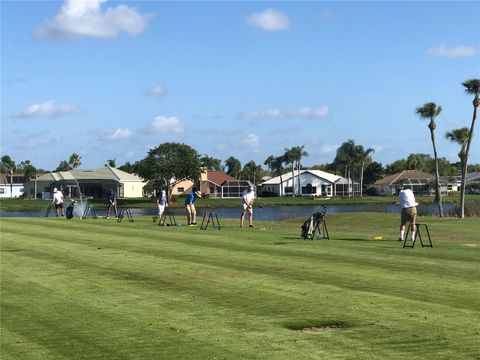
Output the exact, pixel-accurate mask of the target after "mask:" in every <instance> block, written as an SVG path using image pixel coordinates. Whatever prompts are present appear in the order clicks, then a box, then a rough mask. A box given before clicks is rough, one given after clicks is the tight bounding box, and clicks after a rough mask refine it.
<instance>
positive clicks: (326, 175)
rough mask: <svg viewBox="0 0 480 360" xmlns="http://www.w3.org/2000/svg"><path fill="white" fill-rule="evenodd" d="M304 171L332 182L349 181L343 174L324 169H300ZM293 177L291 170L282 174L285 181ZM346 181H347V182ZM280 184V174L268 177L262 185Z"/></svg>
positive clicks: (301, 171) (301, 172) (302, 172)
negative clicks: (339, 174) (335, 173)
mask: <svg viewBox="0 0 480 360" xmlns="http://www.w3.org/2000/svg"><path fill="white" fill-rule="evenodd" d="M304 173H310V174H312V175H314V176H316V177H318V178H321V179H324V180H326V181H328V182H331V183H332V184H333V183H337V184H338V183H343V182H344V180H345V181H347V179H345V178H343V177H341V176H338V175H334V174H330V173H328V172H326V171H322V170H300V175H301V174H304ZM295 177H297V173H295ZM291 178H292V173H291V172H288V173H287V174H283V175H282V181H283V182H285V181H288V180H290V179H291ZM345 183H346V182H345ZM278 184H280V176H276V177H273V178H271V179H268V180H267V181H264V182H263V183H262V184H261V185H278Z"/></svg>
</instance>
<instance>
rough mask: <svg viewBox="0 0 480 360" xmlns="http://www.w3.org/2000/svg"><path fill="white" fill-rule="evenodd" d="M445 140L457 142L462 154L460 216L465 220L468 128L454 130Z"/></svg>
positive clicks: (459, 154)
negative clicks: (465, 168) (465, 166)
mask: <svg viewBox="0 0 480 360" xmlns="http://www.w3.org/2000/svg"><path fill="white" fill-rule="evenodd" d="M445 138H446V139H448V140H450V141H451V142H455V143H457V144H458V145H460V147H461V148H460V152H459V153H458V157H459V158H460V164H461V168H462V182H461V188H460V211H459V214H458V216H459V217H460V218H461V219H463V218H464V217H465V183H466V180H467V173H466V172H465V171H464V164H465V162H466V161H467V159H466V155H467V143H468V128H467V127H464V128H461V129H453V130H452V131H448V132H447V133H446V134H445Z"/></svg>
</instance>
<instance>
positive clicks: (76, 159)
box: [68, 153, 82, 169]
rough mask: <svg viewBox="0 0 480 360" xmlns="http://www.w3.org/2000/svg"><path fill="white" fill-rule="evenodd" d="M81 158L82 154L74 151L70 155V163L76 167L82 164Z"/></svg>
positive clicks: (73, 167) (72, 166)
mask: <svg viewBox="0 0 480 360" xmlns="http://www.w3.org/2000/svg"><path fill="white" fill-rule="evenodd" d="M81 159H82V157H81V156H80V155H78V154H77V153H73V154H72V155H70V159H68V165H70V167H71V168H72V169H76V168H77V167H79V166H80V165H81V164H82V162H81Z"/></svg>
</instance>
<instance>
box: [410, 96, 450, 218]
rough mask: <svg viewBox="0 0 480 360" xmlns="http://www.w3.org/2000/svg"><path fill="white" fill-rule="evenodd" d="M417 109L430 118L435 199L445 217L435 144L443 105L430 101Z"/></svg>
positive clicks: (421, 116) (422, 115)
mask: <svg viewBox="0 0 480 360" xmlns="http://www.w3.org/2000/svg"><path fill="white" fill-rule="evenodd" d="M415 111H416V113H417V114H418V115H419V116H420V118H421V119H428V120H430V122H429V123H428V128H429V129H430V137H431V139H432V145H433V156H434V158H435V201H436V202H437V204H438V212H439V216H440V217H443V205H442V195H441V193H440V175H439V172H438V156H437V147H436V144H435V128H436V127H437V125H436V124H435V118H436V117H437V116H438V115H440V113H441V112H442V107H441V106H437V104H435V103H434V102H429V103H425V104H423V105H422V106H419V107H417V108H416V110H415Z"/></svg>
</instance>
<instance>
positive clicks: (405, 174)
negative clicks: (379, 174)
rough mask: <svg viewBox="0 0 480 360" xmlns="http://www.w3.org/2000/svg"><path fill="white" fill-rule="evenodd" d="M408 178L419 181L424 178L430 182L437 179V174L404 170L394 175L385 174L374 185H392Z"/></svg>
mask: <svg viewBox="0 0 480 360" xmlns="http://www.w3.org/2000/svg"><path fill="white" fill-rule="evenodd" d="M406 180H415V181H417V182H418V181H421V180H424V181H425V182H428V181H432V180H435V175H432V174H429V173H426V172H424V171H420V170H404V171H402V172H399V173H396V174H393V175H388V176H385V177H384V178H383V179H380V180H378V181H376V182H375V184H374V185H392V184H395V183H398V182H404V181H406Z"/></svg>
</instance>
